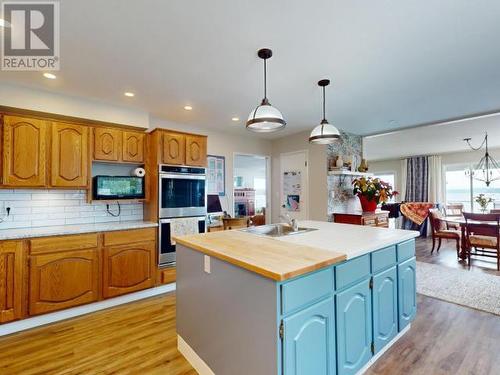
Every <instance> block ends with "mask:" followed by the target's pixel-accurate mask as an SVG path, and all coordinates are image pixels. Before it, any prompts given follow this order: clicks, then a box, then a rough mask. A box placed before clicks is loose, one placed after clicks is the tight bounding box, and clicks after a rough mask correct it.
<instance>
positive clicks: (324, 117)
mask: <svg viewBox="0 0 500 375" xmlns="http://www.w3.org/2000/svg"><path fill="white" fill-rule="evenodd" d="M323 120H326V115H325V86H323Z"/></svg>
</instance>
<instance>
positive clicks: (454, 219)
mask: <svg viewBox="0 0 500 375" xmlns="http://www.w3.org/2000/svg"><path fill="white" fill-rule="evenodd" d="M441 220H443V221H445V222H446V223H448V224H458V225H459V226H460V233H461V235H460V254H459V256H460V259H463V260H465V259H467V250H468V249H467V241H466V238H465V227H466V224H486V225H493V226H496V225H497V222H496V221H486V220H467V221H466V220H465V218H464V217H463V216H443V217H442V218H441Z"/></svg>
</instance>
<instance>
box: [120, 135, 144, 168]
mask: <svg viewBox="0 0 500 375" xmlns="http://www.w3.org/2000/svg"><path fill="white" fill-rule="evenodd" d="M145 137H146V135H145V134H144V133H139V132H128V131H124V132H123V143H122V147H123V150H122V151H123V152H122V160H123V161H125V162H132V163H143V162H144V140H145Z"/></svg>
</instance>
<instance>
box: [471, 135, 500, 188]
mask: <svg viewBox="0 0 500 375" xmlns="http://www.w3.org/2000/svg"><path fill="white" fill-rule="evenodd" d="M464 141H465V142H467V144H468V145H469V147H470V148H471V149H472V150H474V151H477V150H480V149H482V148H483V146H485V152H484V156H483V157H482V158H481V160H479V163H477V165H476V166H475V167H474V168H473V169H470V170H466V171H465V174H466V175H469V176H470V175H472V177H473V178H474V179H475V180H478V181H482V182H484V183H485V184H486V186H490V184H491V183H492V182H493V181H496V180H500V175H499V173H498V170H499V169H500V166H499V165H498V163H497V161H496V160H495V159H494V158H493V156H491V155H490V153H489V151H488V133H486V134H485V135H484V139H483V142H482V143H481V144H480V145H479V147H472V145H471V144H470V141H471V138H465V139H464Z"/></svg>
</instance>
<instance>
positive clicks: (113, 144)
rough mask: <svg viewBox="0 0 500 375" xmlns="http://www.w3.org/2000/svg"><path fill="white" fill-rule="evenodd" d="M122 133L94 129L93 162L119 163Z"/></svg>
mask: <svg viewBox="0 0 500 375" xmlns="http://www.w3.org/2000/svg"><path fill="white" fill-rule="evenodd" d="M121 154H122V132H121V130H119V129H111V128H95V129H94V160H108V161H120V159H121Z"/></svg>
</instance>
